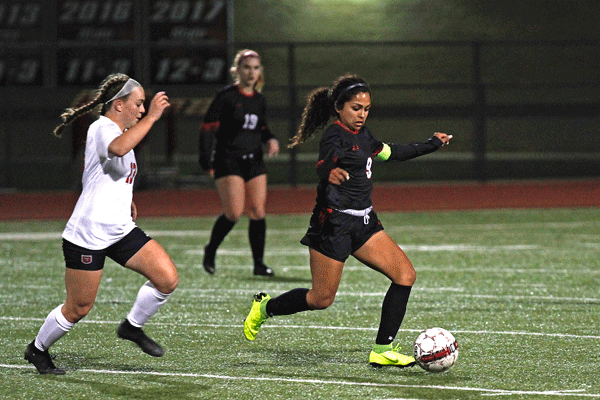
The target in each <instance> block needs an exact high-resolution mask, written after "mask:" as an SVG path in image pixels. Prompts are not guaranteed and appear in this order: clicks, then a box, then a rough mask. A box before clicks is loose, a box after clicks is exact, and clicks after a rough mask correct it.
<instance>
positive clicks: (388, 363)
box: [369, 344, 416, 368]
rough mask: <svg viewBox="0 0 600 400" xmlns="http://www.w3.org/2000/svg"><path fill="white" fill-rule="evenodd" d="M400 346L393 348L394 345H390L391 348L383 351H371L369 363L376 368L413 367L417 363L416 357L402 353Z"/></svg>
mask: <svg viewBox="0 0 600 400" xmlns="http://www.w3.org/2000/svg"><path fill="white" fill-rule="evenodd" d="M399 351H400V346H399V345H398V346H396V347H393V348H392V345H391V344H390V345H389V348H388V349H386V350H385V351H383V352H381V353H377V352H375V350H373V351H371V354H370V355H369V363H370V364H371V365H372V366H373V367H375V368H381V367H399V368H405V367H412V366H413V365H415V363H416V361H415V358H414V357H411V356H405V355H404V354H400V353H399Z"/></svg>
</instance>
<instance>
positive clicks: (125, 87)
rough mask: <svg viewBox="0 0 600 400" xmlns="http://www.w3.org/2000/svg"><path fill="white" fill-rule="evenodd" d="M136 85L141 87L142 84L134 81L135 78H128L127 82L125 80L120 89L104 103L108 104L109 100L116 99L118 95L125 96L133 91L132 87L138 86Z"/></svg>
mask: <svg viewBox="0 0 600 400" xmlns="http://www.w3.org/2000/svg"><path fill="white" fill-rule="evenodd" d="M138 87H142V85H140V83H139V82H138V81H136V80H135V79H131V78H129V80H128V81H127V82H125V85H123V87H122V88H121V90H119V92H118V93H117V94H115V95H114V96H113V98H112V99H110V100H109V101H107V102H105V103H104V104H108V103H110V102H111V101H113V100H115V99H118V98H120V97H123V96H127V95H128V94H129V93H131V92H133V89H135V88H138Z"/></svg>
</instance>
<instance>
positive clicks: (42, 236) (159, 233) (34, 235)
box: [0, 217, 596, 241]
mask: <svg viewBox="0 0 600 400" xmlns="http://www.w3.org/2000/svg"><path fill="white" fill-rule="evenodd" d="M307 218H308V217H307ZM306 222H307V224H308V219H307V221H306ZM586 226H596V222H595V221H580V222H524V223H518V222H517V223H510V224H508V223H507V224H500V223H498V224H458V225H402V226H399V227H396V226H389V227H388V228H386V229H388V230H398V229H400V230H402V231H403V232H404V231H410V230H415V231H425V230H426V231H439V230H447V229H451V230H453V231H456V230H464V229H477V230H479V229H481V230H486V231H489V230H499V231H505V230H507V229H509V228H511V229H519V230H522V229H524V228H532V229H533V228H541V227H544V228H555V229H565V228H573V229H575V228H582V227H586ZM307 227H308V225H307ZM145 231H146V233H147V234H148V235H150V236H155V237H166V236H174V237H195V236H209V235H210V230H152V229H149V230H145ZM305 232H306V229H269V230H268V234H272V235H290V234H293V235H295V236H300V235H303V234H304V233H305ZM61 234H62V232H5V233H0V241H3V240H33V241H43V240H54V239H60V238H61ZM247 234H248V233H247V231H246V230H240V229H235V230H233V231H232V232H231V233H230V235H247Z"/></svg>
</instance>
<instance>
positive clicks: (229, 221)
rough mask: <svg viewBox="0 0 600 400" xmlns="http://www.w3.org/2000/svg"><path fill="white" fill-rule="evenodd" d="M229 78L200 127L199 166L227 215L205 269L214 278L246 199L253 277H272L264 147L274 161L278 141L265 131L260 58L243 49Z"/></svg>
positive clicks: (213, 237)
mask: <svg viewBox="0 0 600 400" xmlns="http://www.w3.org/2000/svg"><path fill="white" fill-rule="evenodd" d="M231 74H232V76H233V78H234V84H233V85H230V86H227V87H225V88H224V89H222V90H221V91H220V92H219V93H218V94H217V95H216V97H215V98H214V100H213V102H212V104H211V105H210V107H209V109H208V111H207V113H206V115H205V116H204V122H203V123H202V125H201V127H200V145H199V153H200V160H199V161H200V166H201V167H202V169H203V170H204V171H206V172H207V173H208V174H209V175H210V176H211V177H212V178H214V179H215V185H216V187H217V191H218V192H219V197H220V199H221V204H222V205H223V214H222V215H221V216H220V217H219V218H217V220H216V222H215V224H214V226H213V229H212V232H211V236H210V241H209V243H208V244H207V245H206V247H204V258H203V260H202V265H203V266H204V269H205V270H206V272H208V273H209V274H211V275H212V274H214V273H215V256H216V254H217V249H218V247H219V245H220V244H221V242H222V241H223V239H225V236H227V234H228V233H229V232H230V231H231V229H233V226H234V225H235V223H236V222H237V220H238V219H239V218H240V217H241V215H242V213H243V212H244V208H245V202H246V200H247V201H248V207H247V208H248V217H249V218H250V223H249V227H248V237H249V240H250V247H251V249H252V257H253V259H254V275H263V276H273V275H274V272H273V270H272V269H271V268H269V267H267V266H266V265H265V264H264V262H263V255H264V250H265V236H266V231H267V225H266V222H265V204H266V201H267V169H266V167H265V164H264V161H263V150H262V146H263V144H265V145H266V146H267V155H268V156H269V157H273V156H275V155H277V154H278V153H279V142H278V141H277V139H276V138H275V136H273V134H272V133H271V131H269V128H268V127H267V122H266V116H265V114H266V102H265V98H264V96H263V95H262V94H261V93H260V91H261V88H262V85H263V82H264V79H263V67H262V64H261V60H260V56H259V55H258V53H257V52H255V51H253V50H240V51H239V52H238V53H237V55H236V56H235V59H234V61H233V66H232V67H231ZM246 195H247V198H246Z"/></svg>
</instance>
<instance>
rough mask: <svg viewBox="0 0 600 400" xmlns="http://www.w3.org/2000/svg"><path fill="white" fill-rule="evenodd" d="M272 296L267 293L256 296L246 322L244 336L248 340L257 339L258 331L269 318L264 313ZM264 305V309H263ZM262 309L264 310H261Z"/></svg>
mask: <svg viewBox="0 0 600 400" xmlns="http://www.w3.org/2000/svg"><path fill="white" fill-rule="evenodd" d="M270 298H271V296H269V295H268V294H266V293H262V292H260V293H256V294H255V295H254V301H253V302H252V308H251V309H250V312H249V313H248V316H247V317H246V320H245V321H244V336H246V339H248V340H254V339H256V335H257V334H258V329H259V328H260V326H261V325H262V324H264V322H265V321H266V320H267V319H268V318H269V316H268V315H267V313H266V312H265V311H264V308H265V305H266V304H267V301H269V299H270ZM261 305H262V307H261ZM261 309H262V310H261Z"/></svg>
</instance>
